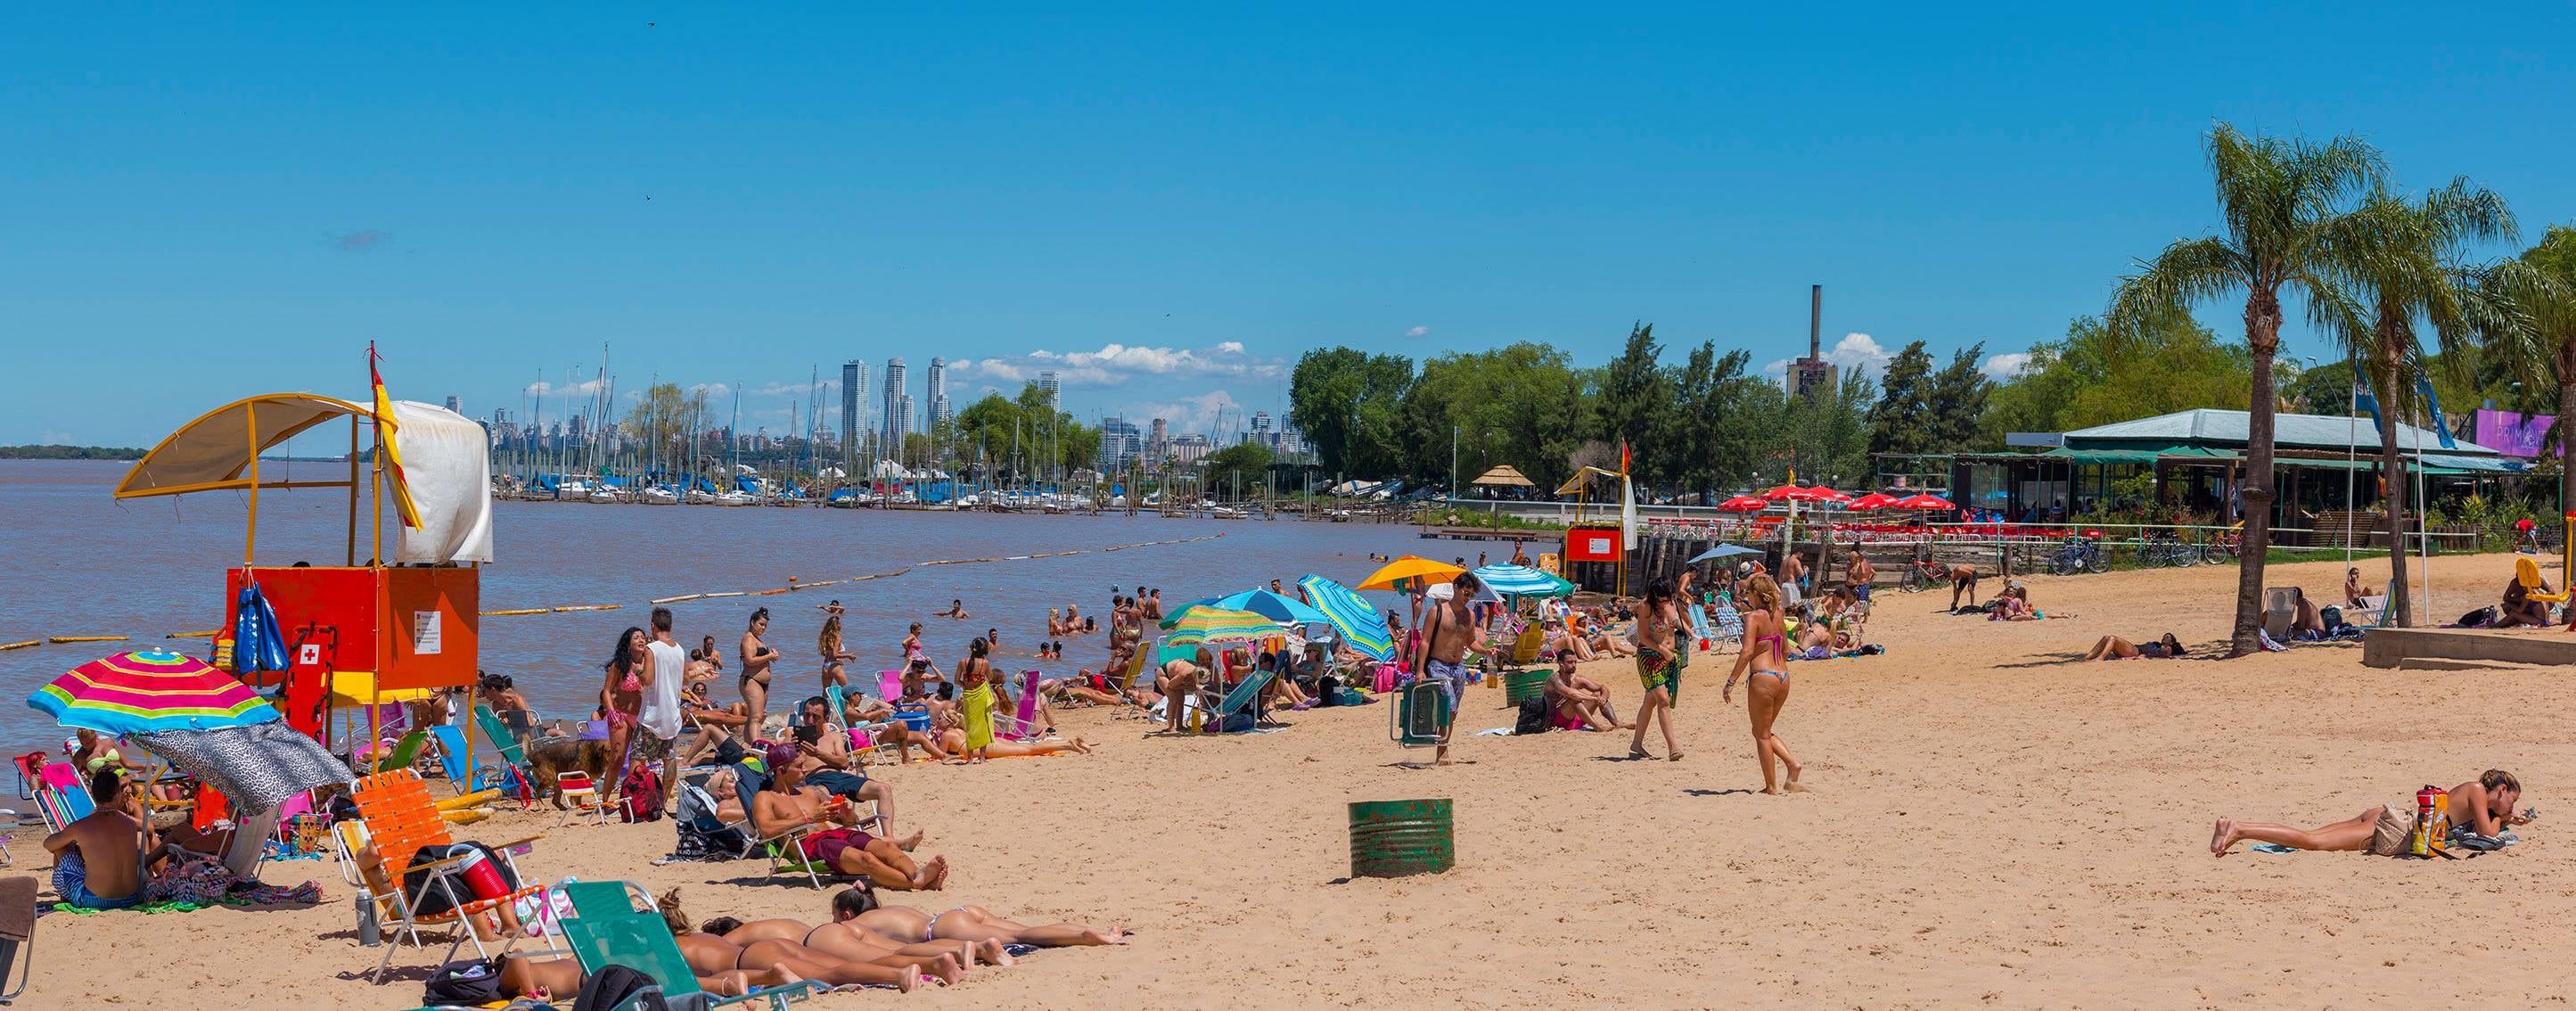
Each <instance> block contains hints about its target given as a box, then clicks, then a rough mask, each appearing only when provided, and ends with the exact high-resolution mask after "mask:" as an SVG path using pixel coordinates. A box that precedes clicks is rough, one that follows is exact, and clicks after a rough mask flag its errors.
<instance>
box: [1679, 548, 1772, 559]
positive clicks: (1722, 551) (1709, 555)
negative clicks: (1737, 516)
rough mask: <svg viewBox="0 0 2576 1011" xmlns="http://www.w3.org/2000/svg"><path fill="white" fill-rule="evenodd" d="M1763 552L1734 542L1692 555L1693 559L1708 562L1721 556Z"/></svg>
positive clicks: (1727, 556) (1731, 556)
mask: <svg viewBox="0 0 2576 1011" xmlns="http://www.w3.org/2000/svg"><path fill="white" fill-rule="evenodd" d="M1761 553H1762V552H1760V551H1758V550H1755V549H1753V548H1746V547H1738V546H1736V545H1733V544H1720V545H1718V546H1716V547H1713V548H1710V549H1708V550H1706V551H1702V552H1700V553H1699V554H1696V555H1692V556H1691V561H1692V562H1706V561H1712V560H1715V559H1720V558H1733V557H1735V556H1737V555H1758V554H1761Z"/></svg>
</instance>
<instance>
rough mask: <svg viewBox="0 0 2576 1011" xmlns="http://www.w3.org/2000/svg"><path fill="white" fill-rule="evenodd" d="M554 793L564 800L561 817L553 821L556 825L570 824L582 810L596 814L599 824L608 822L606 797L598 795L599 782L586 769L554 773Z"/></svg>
mask: <svg viewBox="0 0 2576 1011" xmlns="http://www.w3.org/2000/svg"><path fill="white" fill-rule="evenodd" d="M555 793H556V794H557V795H558V796H561V797H562V798H563V800H564V813H563V817H562V818H560V819H557V820H556V821H555V824H556V825H569V824H572V820H573V818H574V817H576V816H578V815H580V814H581V813H582V812H584V811H588V812H591V813H593V814H596V815H597V816H598V817H599V823H600V824H602V825H606V824H608V798H606V797H602V796H600V795H599V784H598V783H597V782H596V781H593V780H592V779H591V778H590V773H589V772H588V771H586V770H582V769H566V770H564V771H562V772H558V773H556V774H555Z"/></svg>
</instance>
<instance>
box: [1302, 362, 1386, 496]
mask: <svg viewBox="0 0 2576 1011" xmlns="http://www.w3.org/2000/svg"><path fill="white" fill-rule="evenodd" d="M1412 384H1413V361H1412V359H1409V358H1406V357H1404V356H1403V355H1383V354H1381V355H1372V354H1369V353H1367V352H1365V351H1359V350H1355V349H1352V348H1347V347H1332V348H1316V349H1314V350H1312V351H1308V352H1306V354H1305V355H1304V356H1303V357H1300V358H1299V359H1298V360H1297V368H1296V370H1295V371H1294V372H1292V373H1290V375H1289V380H1288V420H1289V421H1291V422H1293V423H1295V424H1296V426H1297V428H1298V430H1300V431H1302V432H1304V433H1306V440H1307V442H1309V443H1311V444H1312V445H1313V446H1314V447H1315V455H1316V457H1317V458H1318V459H1320V460H1321V461H1322V462H1323V465H1324V468H1325V469H1326V470H1330V471H1332V472H1334V473H1336V474H1343V475H1349V476H1353V477H1364V478H1383V477H1392V476H1394V475H1396V474H1397V473H1399V472H1401V471H1403V469H1404V461H1405V460H1406V458H1407V453H1406V447H1405V445H1404V443H1403V440H1402V439H1401V438H1400V437H1399V435H1398V428H1399V417H1400V415H1401V413H1402V408H1403V403H1404V394H1405V391H1406V390H1407V389H1408V388H1410V387H1411V386H1412Z"/></svg>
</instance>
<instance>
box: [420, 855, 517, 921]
mask: <svg viewBox="0 0 2576 1011" xmlns="http://www.w3.org/2000/svg"><path fill="white" fill-rule="evenodd" d="M467 853H478V854H481V856H482V857H483V866H485V867H489V868H491V869H492V871H493V872H494V873H496V874H498V875H500V878H501V891H502V893H503V894H508V893H510V892H515V891H518V890H519V875H518V872H517V871H515V870H513V869H512V868H511V867H510V862H509V861H507V860H503V859H501V855H500V854H498V853H494V852H492V848H491V847H489V846H485V845H483V844H482V843H473V842H463V843H448V844H446V845H443V846H442V845H435V844H433V845H429V846H423V847H421V848H420V851H419V852H417V853H414V854H412V856H411V866H413V867H419V866H421V865H423V864H434V863H437V862H439V861H441V860H446V859H449V858H451V857H461V856H464V855H466V854H467ZM433 873H435V872H432V871H422V870H414V871H405V872H404V873H403V894H405V895H417V896H419V897H420V898H419V899H418V900H417V901H415V902H413V903H412V914H413V915H414V916H432V915H436V914H438V913H444V912H447V911H449V910H452V909H455V908H456V903H457V902H458V901H459V900H462V901H465V902H472V901H474V900H475V895H474V892H473V891H472V890H470V889H468V888H467V887H466V883H465V880H464V875H462V874H457V873H454V871H453V869H451V872H450V874H449V875H448V878H447V880H446V881H445V882H444V883H442V884H440V885H439V887H436V888H428V887H425V886H426V885H428V884H429V879H430V875H431V874H433Z"/></svg>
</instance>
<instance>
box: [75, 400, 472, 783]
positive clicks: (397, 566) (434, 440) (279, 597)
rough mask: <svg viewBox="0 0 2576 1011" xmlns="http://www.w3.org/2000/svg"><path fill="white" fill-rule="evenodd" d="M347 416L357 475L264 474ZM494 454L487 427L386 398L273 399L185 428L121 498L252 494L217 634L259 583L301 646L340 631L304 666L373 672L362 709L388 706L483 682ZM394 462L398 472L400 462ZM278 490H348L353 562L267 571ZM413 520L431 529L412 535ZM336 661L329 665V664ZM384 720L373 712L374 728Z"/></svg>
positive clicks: (283, 628)
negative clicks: (264, 502) (302, 636)
mask: <svg viewBox="0 0 2576 1011" xmlns="http://www.w3.org/2000/svg"><path fill="white" fill-rule="evenodd" d="M379 392H380V393H381V387H379ZM387 414H390V415H391V416H390V417H388V416H387ZM340 418H346V419H348V421H349V455H348V470H347V473H346V476H345V477H341V478H334V479H322V480H314V479H309V478H308V479H291V478H286V477H279V478H274V479H270V478H264V477H263V476H262V475H261V473H260V455H261V454H262V453H264V452H266V451H268V450H269V449H271V448H272V447H275V446H277V445H278V444H280V443H283V442H285V441H286V440H288V439H290V438H293V437H295V436H297V435H300V434H302V433H304V432H306V431H308V430H310V429H312V428H314V427H316V426H319V425H322V424H324V423H326V422H330V421H333V420H337V419H340ZM397 440H398V441H399V445H395V443H396V441H397ZM482 445H483V436H482V428H481V426H479V425H476V424H475V423H474V422H472V421H468V420H466V419H465V418H463V417H460V416H458V415H456V414H455V413H454V412H450V411H446V410H444V409H442V408H438V407H433V406H430V405H427V404H415V403H408V402H402V403H396V402H391V401H388V400H386V399H385V398H383V397H382V396H381V395H380V396H379V397H378V398H377V406H375V407H369V406H366V405H361V404H356V403H351V402H349V401H345V400H340V399H337V398H334V397H325V396H320V395H316V394H311V393H266V394H261V395H259V396H254V397H247V398H244V399H241V400H236V401H234V402H232V403H229V404H225V405H224V406H222V407H218V408H216V409H214V410H212V411H209V412H207V413H206V414H205V415H203V416H201V417H199V418H197V419H196V420H194V421H191V422H189V423H187V424H186V425H184V426H181V427H180V429H179V430H178V431H176V432H173V433H171V434H170V435H169V436H168V437H167V438H164V439H162V440H161V444H160V445H158V446H155V447H153V449H152V451H151V452H150V453H146V454H144V456H143V459H141V460H140V461H137V462H136V463H135V465H134V468H133V469H132V470H131V471H128V472H127V473H126V475H125V479H124V480H123V481H121V482H119V483H118V484H117V486H116V493H115V496H116V497H117V498H119V499H130V498H145V497H150V496H157V495H185V494H188V493H191V492H203V491H226V490H237V491H241V492H243V493H245V495H246V497H247V500H248V508H249V516H248V519H247V522H245V523H244V525H243V530H242V562H241V565H240V566H239V567H237V568H230V569H227V570H226V571H225V573H224V588H225V594H224V623H223V625H222V626H220V627H221V628H222V629H223V631H222V632H219V633H218V634H219V635H224V634H229V632H230V630H231V629H232V628H233V627H234V624H233V621H234V617H235V615H234V613H233V612H234V610H235V608H236V606H237V602H238V600H239V598H240V591H241V590H242V588H243V587H245V586H249V585H251V584H254V583H256V584H257V585H258V586H259V588H260V591H261V593H262V595H263V596H265V597H266V598H267V600H268V602H269V604H270V606H271V607H272V608H274V609H275V610H276V612H277V624H278V628H279V631H280V632H281V633H282V634H283V635H284V636H285V637H286V638H287V639H288V641H289V642H290V644H293V643H294V640H295V635H296V632H297V630H298V629H303V628H306V627H308V626H311V627H315V628H320V629H329V630H332V631H333V633H335V634H333V635H332V636H330V637H328V638H327V639H324V638H322V637H316V638H317V641H314V642H309V643H306V644H304V646H302V647H299V648H298V649H297V651H298V652H302V651H303V650H304V649H310V650H312V651H314V652H313V653H307V654H306V655H305V656H304V657H301V658H299V662H305V663H311V662H319V663H321V664H322V665H323V666H324V668H325V669H326V670H328V671H330V672H333V673H347V674H358V673H363V674H366V675H369V677H368V678H367V679H366V680H367V681H368V682H369V687H368V690H367V693H366V695H365V697H363V698H360V699H357V700H356V701H361V702H365V703H368V704H370V705H372V704H373V703H374V702H376V701H378V700H382V699H386V698H403V697H417V695H418V692H417V691H406V690H407V689H410V690H417V689H432V688H445V687H458V686H470V685H472V684H474V682H475V674H476V670H477V662H476V661H477V658H476V647H477V636H476V607H477V604H478V600H479V596H480V594H479V585H480V584H479V579H480V575H481V572H480V570H479V569H478V568H477V566H478V565H479V563H481V562H485V561H490V560H491V505H490V502H491V482H490V476H489V464H488V462H487V460H486V457H485V455H484V453H483V450H482ZM469 447H470V459H469V458H468V450H469ZM389 458H390V459H391V460H392V461H398V462H396V463H389ZM273 488H285V489H295V488H341V489H346V491H347V495H348V510H347V517H348V520H347V523H348V536H347V542H346V550H345V552H344V554H343V556H342V558H341V564H339V565H317V564H304V563H303V562H301V561H299V562H297V563H295V564H291V565H288V564H275V563H274V560H271V562H272V563H271V564H265V565H264V564H261V559H260V558H259V497H260V492H261V491H263V490H266V489H273ZM388 494H391V495H395V496H401V497H403V501H404V507H403V508H402V509H398V510H397V511H398V512H399V513H402V514H403V515H405V516H406V517H407V518H406V519H404V520H403V521H401V526H400V532H399V534H398V537H399V540H400V543H399V546H398V550H397V552H396V557H395V558H394V559H392V560H391V561H388V560H387V559H386V557H385V531H384V520H383V516H384V511H385V504H386V499H387V496H388ZM362 500H363V501H365V502H366V503H367V504H368V508H367V521H368V522H367V524H366V530H367V532H368V536H369V549H368V551H367V552H366V553H365V555H364V556H363V557H361V555H360V553H359V551H358V534H359V532H360V517H359V507H360V503H361V501H362ZM415 501H425V502H427V503H428V504H427V505H426V506H420V505H415V504H414V503H415ZM410 517H416V518H417V519H418V521H419V523H420V524H421V525H420V526H418V527H414V526H412V525H411V519H410ZM324 650H327V651H328V655H323V656H318V657H317V655H316V654H319V653H320V652H321V651H324ZM349 680H351V681H353V682H354V681H356V680H358V679H356V678H350V679H349ZM256 683H261V684H263V686H264V685H265V684H274V683H275V682H274V681H261V682H256ZM321 694H322V697H323V698H324V699H326V700H327V699H328V698H329V697H331V696H333V695H335V694H338V693H335V692H332V691H331V690H330V686H329V685H327V684H326V685H323V686H322V692H321ZM322 705H324V706H325V707H326V708H325V709H324V710H323V717H324V718H323V725H324V726H328V725H329V724H328V709H327V706H328V702H327V701H325V702H323V703H322ZM372 715H373V713H372V709H371V711H370V716H371V720H370V723H371V731H372ZM471 736H472V735H468V739H469V740H470V739H471Z"/></svg>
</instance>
